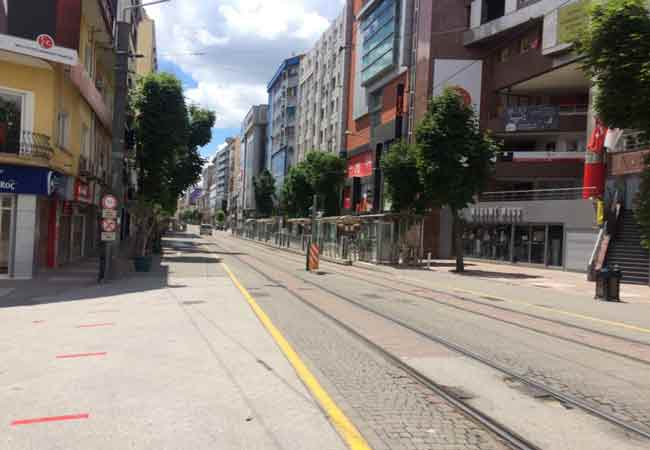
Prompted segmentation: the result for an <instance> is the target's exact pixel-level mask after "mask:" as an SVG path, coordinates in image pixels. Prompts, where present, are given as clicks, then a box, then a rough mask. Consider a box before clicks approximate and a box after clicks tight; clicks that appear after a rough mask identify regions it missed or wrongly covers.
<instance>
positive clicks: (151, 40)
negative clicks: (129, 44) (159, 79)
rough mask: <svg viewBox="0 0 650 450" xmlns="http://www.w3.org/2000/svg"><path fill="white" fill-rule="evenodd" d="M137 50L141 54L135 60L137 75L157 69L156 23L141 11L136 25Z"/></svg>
mask: <svg viewBox="0 0 650 450" xmlns="http://www.w3.org/2000/svg"><path fill="white" fill-rule="evenodd" d="M137 50H138V55H142V56H141V57H139V58H136V60H135V71H136V73H137V74H138V75H139V76H144V75H147V74H149V73H154V72H157V71H158V50H157V47H156V23H155V22H154V21H153V20H152V19H150V18H149V16H147V13H146V12H144V11H143V12H142V18H141V19H140V22H139V24H138V27H137Z"/></svg>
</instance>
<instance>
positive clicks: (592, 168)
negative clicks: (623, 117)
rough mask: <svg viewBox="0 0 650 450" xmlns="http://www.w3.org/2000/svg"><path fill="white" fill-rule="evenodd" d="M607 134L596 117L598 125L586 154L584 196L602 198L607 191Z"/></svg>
mask: <svg viewBox="0 0 650 450" xmlns="http://www.w3.org/2000/svg"><path fill="white" fill-rule="evenodd" d="M605 136H607V128H605V126H604V125H603V123H602V122H601V121H600V119H596V126H595V128H594V131H593V132H592V133H591V137H590V138H589V143H588V144H587V152H586V154H585V174H584V178H583V183H582V189H583V190H582V198H585V199H587V198H592V197H598V198H602V196H603V193H604V192H605V158H604V153H605V152H604V147H605Z"/></svg>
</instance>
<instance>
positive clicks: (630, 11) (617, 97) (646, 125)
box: [574, 0, 650, 135]
mask: <svg viewBox="0 0 650 450" xmlns="http://www.w3.org/2000/svg"><path fill="white" fill-rule="evenodd" d="M574 44H575V47H576V50H577V52H578V53H580V54H581V55H582V56H583V57H584V59H583V60H582V67H583V68H584V70H585V71H586V72H587V74H588V75H589V76H590V77H592V78H593V79H594V83H595V86H596V88H597V89H596V91H597V92H596V99H595V109H596V111H597V112H598V115H599V117H600V119H601V120H602V121H603V122H604V124H605V125H606V126H608V127H609V128H631V129H637V130H642V131H644V132H645V133H646V134H647V135H650V12H649V11H648V5H647V2H646V0H608V1H605V2H594V5H593V7H592V9H591V12H590V20H589V25H588V26H587V27H586V28H585V29H584V30H583V32H582V33H580V34H579V35H578V38H577V41H576V42H575V43H574Z"/></svg>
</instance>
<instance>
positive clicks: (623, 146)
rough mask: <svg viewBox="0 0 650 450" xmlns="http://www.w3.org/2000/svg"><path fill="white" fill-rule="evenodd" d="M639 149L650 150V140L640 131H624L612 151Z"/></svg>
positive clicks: (620, 151)
mask: <svg viewBox="0 0 650 450" xmlns="http://www.w3.org/2000/svg"><path fill="white" fill-rule="evenodd" d="M639 150H650V140H648V139H646V138H645V137H644V136H643V132H641V131H631V130H630V131H627V130H626V131H625V132H623V136H621V139H620V140H619V141H618V144H617V145H616V148H615V149H613V150H611V151H612V152H613V153H622V152H635V151H639Z"/></svg>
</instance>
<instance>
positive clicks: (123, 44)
mask: <svg viewBox="0 0 650 450" xmlns="http://www.w3.org/2000/svg"><path fill="white" fill-rule="evenodd" d="M169 1H171V0H157V1H152V2H149V3H138V4H137V5H131V6H124V7H122V8H121V9H120V10H119V12H118V14H117V20H116V23H115V36H114V39H115V41H114V42H115V56H116V58H115V59H116V61H115V69H114V70H115V96H114V102H113V138H112V142H111V190H112V191H113V194H114V195H115V197H116V198H117V199H118V202H119V206H118V208H119V211H120V215H119V220H120V230H121V228H122V227H123V226H124V217H125V215H124V203H125V196H124V124H125V120H126V101H127V93H128V86H127V77H128V73H129V57H130V53H129V34H130V31H131V26H132V24H131V23H130V22H128V21H127V20H126V12H127V11H129V10H132V9H137V8H142V7H144V6H150V5H156V4H159V3H166V2H169ZM116 239H117V240H116V241H115V242H114V243H112V244H111V243H109V242H107V243H105V245H104V265H103V270H102V272H103V273H100V275H99V279H100V280H103V279H106V278H107V277H111V276H113V275H114V273H113V272H114V270H115V269H114V264H113V263H114V257H115V254H117V252H118V246H119V242H120V239H121V232H120V233H116ZM112 271H113V272H112Z"/></svg>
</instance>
